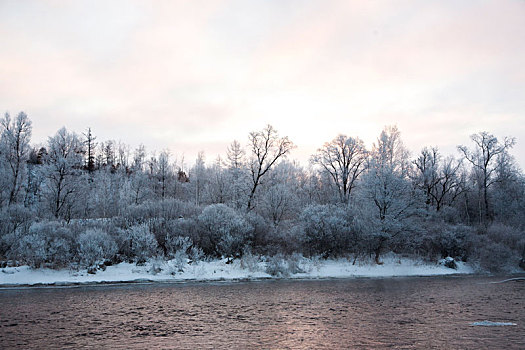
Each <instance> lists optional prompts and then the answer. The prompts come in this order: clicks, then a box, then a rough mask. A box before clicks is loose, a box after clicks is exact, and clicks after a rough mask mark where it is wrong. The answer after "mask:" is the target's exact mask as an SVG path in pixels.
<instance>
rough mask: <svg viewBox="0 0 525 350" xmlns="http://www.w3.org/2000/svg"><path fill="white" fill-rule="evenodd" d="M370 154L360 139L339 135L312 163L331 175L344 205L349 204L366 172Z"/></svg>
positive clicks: (321, 150) (326, 145)
mask: <svg viewBox="0 0 525 350" xmlns="http://www.w3.org/2000/svg"><path fill="white" fill-rule="evenodd" d="M367 157H368V152H367V151H366V148H365V146H364V143H363V141H362V140H361V139H359V138H358V137H356V138H353V137H347V136H345V135H339V136H337V137H336V138H335V139H333V140H332V141H330V142H327V143H325V144H324V146H323V147H322V148H319V149H318V150H317V153H316V154H314V155H313V156H312V158H311V159H310V161H311V162H312V163H313V164H316V165H319V166H321V168H322V170H323V171H325V172H326V173H328V174H329V175H330V178H331V179H332V181H333V183H334V185H335V186H336V188H337V191H338V193H339V199H340V201H341V202H342V203H348V201H349V199H350V194H351V193H352V189H353V188H354V187H355V185H356V181H357V179H358V177H359V176H360V175H361V174H362V172H363V171H364V170H365V165H366V159H367Z"/></svg>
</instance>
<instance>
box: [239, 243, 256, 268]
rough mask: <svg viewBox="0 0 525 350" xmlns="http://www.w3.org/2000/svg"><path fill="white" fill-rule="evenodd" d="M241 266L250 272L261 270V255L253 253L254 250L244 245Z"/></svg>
mask: <svg viewBox="0 0 525 350" xmlns="http://www.w3.org/2000/svg"><path fill="white" fill-rule="evenodd" d="M241 268H243V269H245V270H248V271H250V272H256V271H259V270H260V267H259V257H258V256H256V255H254V254H252V251H251V249H250V248H249V247H244V251H243V254H242V257H241Z"/></svg>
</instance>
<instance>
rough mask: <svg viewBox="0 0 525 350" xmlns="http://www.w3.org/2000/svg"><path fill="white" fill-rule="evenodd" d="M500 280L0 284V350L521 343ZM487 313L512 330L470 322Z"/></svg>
mask: <svg viewBox="0 0 525 350" xmlns="http://www.w3.org/2000/svg"><path fill="white" fill-rule="evenodd" d="M496 280H498V278H486V277H434V278H421V277H420V278H394V279H355V280H324V281H266V282H248V283H214V284H209V283H202V284H201V283H195V284H155V285H120V286H91V287H75V288H40V289H18V290H14V289H12V290H2V291H0V308H1V309H0V348H79V347H88V348H97V349H99V348H113V349H114V348H123V349H124V348H137V349H144V348H148V349H158V348H174V349H186V348H187V349H196V348H205V349H208V348H209V349H211V348H214V349H217V348H235V349H246V348H265V349H287V348H290V349H312V348H316V349H319V348H331V349H340V348H353V349H355V348H363V349H370V348H401V349H430V348H436V349H445V348H446V349H524V348H525V327H524V326H525V308H524V305H525V304H524V301H525V300H524V296H525V283H524V282H519V281H511V282H507V283H500V284H491V283H489V282H491V281H496ZM483 320H490V321H493V322H508V323H515V324H516V326H511V327H473V326H471V324H472V323H473V322H477V321H483Z"/></svg>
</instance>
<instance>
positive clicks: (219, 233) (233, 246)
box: [198, 204, 252, 256]
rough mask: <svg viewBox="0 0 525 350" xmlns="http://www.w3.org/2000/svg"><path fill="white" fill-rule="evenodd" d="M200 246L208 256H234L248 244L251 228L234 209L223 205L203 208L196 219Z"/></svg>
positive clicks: (240, 252) (239, 253)
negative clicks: (199, 232) (199, 229)
mask: <svg viewBox="0 0 525 350" xmlns="http://www.w3.org/2000/svg"><path fill="white" fill-rule="evenodd" d="M198 222H199V226H200V228H201V244H200V246H201V247H202V248H203V249H204V251H205V252H206V253H208V254H215V255H219V256H220V255H222V256H236V255H239V256H240V255H241V254H242V247H243V246H244V245H245V244H246V243H247V242H249V239H250V233H251V231H252V226H251V225H250V224H249V223H248V222H247V221H246V220H245V219H244V218H243V217H242V216H241V215H240V214H239V213H237V211H235V209H233V208H230V207H228V206H226V205H224V204H212V205H209V206H207V207H206V208H204V210H203V211H202V213H201V214H200V215H199V217H198Z"/></svg>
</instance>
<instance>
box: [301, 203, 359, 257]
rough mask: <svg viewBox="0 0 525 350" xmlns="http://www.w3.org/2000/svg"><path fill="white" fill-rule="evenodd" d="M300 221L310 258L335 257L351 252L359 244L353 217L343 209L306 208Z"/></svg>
mask: <svg viewBox="0 0 525 350" xmlns="http://www.w3.org/2000/svg"><path fill="white" fill-rule="evenodd" d="M300 221H301V222H302V227H303V232H304V238H305V245H306V250H307V251H308V252H309V255H310V256H314V255H321V256H323V257H324V258H328V257H336V256H339V255H342V254H344V253H348V252H349V251H352V250H353V248H355V246H356V245H358V244H359V238H360V237H359V234H358V231H357V230H356V229H355V227H354V225H353V217H352V216H351V215H350V213H349V212H347V210H346V209H345V208H342V207H339V206H334V205H314V206H308V207H306V209H304V210H303V212H302V214H301V217H300Z"/></svg>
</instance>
